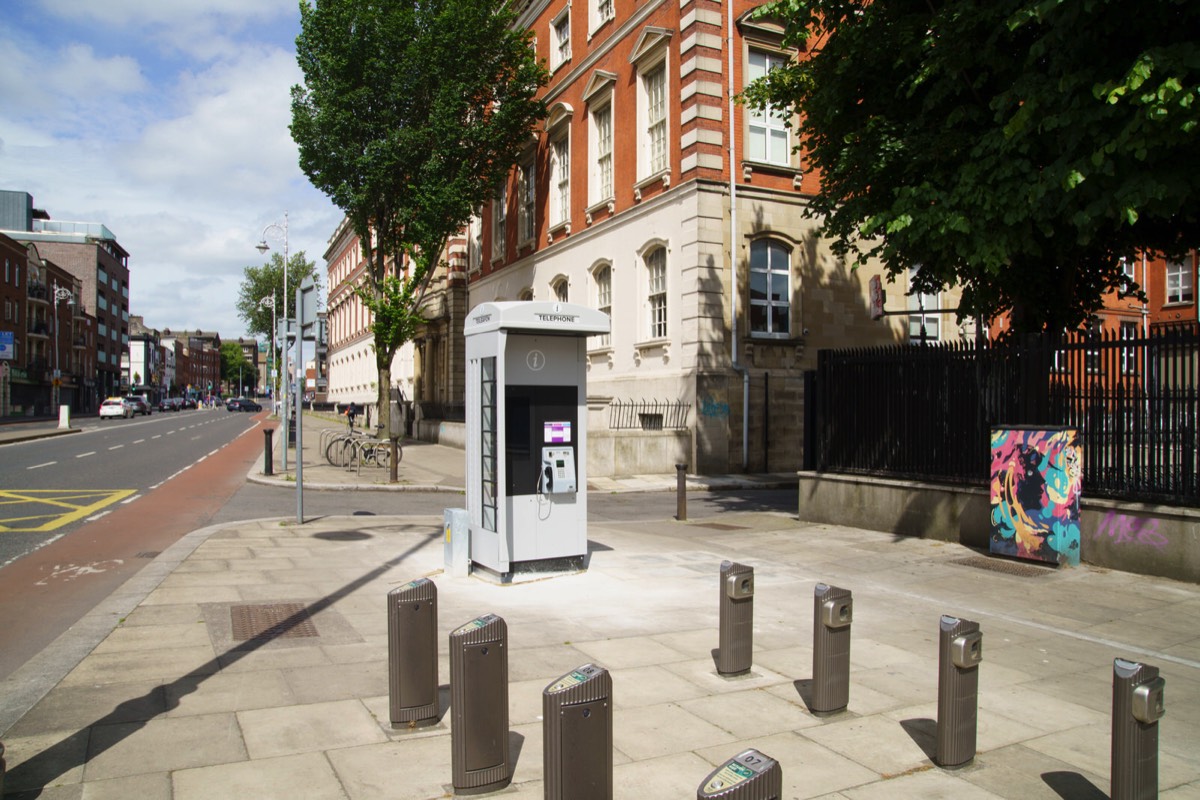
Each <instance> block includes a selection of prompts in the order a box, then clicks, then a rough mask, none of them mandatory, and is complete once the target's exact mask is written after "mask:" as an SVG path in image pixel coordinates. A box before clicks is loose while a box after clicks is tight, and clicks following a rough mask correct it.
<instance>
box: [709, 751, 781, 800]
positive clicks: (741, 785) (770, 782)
mask: <svg viewBox="0 0 1200 800" xmlns="http://www.w3.org/2000/svg"><path fill="white" fill-rule="evenodd" d="M782 797H783V769H782V768H781V767H780V766H779V762H778V761H776V760H775V759H773V758H771V757H770V756H768V755H766V754H764V753H762V752H760V751H758V750H754V749H750V750H744V751H742V752H741V753H738V754H737V755H736V756H734V757H733V758H731V759H729V760H728V761H726V762H725V763H724V764H722V765H721V766H719V767H717V768H716V769H714V770H713V771H712V772H710V773H708V777H707V778H705V779H704V782H703V783H701V784H700V786H699V787H698V788H697V789H696V800H714V798H721V800H780V798H782Z"/></svg>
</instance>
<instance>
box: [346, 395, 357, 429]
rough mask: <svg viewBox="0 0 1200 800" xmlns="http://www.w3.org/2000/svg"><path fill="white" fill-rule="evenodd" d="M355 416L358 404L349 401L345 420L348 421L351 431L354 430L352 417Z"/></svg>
mask: <svg viewBox="0 0 1200 800" xmlns="http://www.w3.org/2000/svg"><path fill="white" fill-rule="evenodd" d="M357 416H358V406H357V405H355V404H354V401H351V402H350V405H348V406H346V420H347V421H348V422H349V423H350V430H351V431H353V430H354V418H355V417H357Z"/></svg>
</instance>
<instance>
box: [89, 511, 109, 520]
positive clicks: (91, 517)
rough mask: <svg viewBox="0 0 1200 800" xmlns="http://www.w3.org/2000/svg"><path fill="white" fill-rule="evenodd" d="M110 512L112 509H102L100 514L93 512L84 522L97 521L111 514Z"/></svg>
mask: <svg viewBox="0 0 1200 800" xmlns="http://www.w3.org/2000/svg"><path fill="white" fill-rule="evenodd" d="M110 512H111V509H110V510H109V511H101V512H100V513H99V514H92V515H91V516H90V517H88V518H87V519H85V520H84V522H95V521H96V520H98V519H100V518H101V517H103V516H105V515H107V514H109V513H110Z"/></svg>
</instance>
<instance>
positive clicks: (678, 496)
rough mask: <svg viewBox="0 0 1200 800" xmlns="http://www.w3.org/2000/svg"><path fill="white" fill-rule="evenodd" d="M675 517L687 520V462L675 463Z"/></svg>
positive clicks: (682, 520) (683, 520) (681, 520)
mask: <svg viewBox="0 0 1200 800" xmlns="http://www.w3.org/2000/svg"><path fill="white" fill-rule="evenodd" d="M675 519H677V520H679V521H680V522H687V464H676V465H675Z"/></svg>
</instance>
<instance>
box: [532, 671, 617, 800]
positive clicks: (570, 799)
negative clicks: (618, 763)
mask: <svg viewBox="0 0 1200 800" xmlns="http://www.w3.org/2000/svg"><path fill="white" fill-rule="evenodd" d="M611 698H612V677H611V676H610V675H609V674H608V670H606V669H604V668H603V667H598V666H596V665H595V664H584V665H583V666H582V667H579V668H577V669H573V670H571V671H570V672H568V673H567V674H566V675H563V676H562V677H561V678H558V679H557V680H554V681H551V683H550V685H549V686H547V687H546V688H545V689H543V690H542V774H543V776H544V777H543V781H544V783H545V797H546V800H612V796H613V740H612V724H613V723H612V720H613V714H612V700H611Z"/></svg>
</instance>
